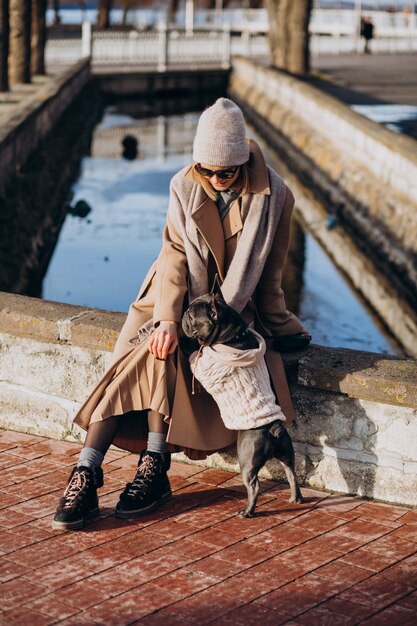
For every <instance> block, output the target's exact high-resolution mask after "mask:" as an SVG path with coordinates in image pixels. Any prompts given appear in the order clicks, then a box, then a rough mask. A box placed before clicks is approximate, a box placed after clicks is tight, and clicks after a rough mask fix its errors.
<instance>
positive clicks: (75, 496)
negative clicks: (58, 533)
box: [52, 467, 103, 530]
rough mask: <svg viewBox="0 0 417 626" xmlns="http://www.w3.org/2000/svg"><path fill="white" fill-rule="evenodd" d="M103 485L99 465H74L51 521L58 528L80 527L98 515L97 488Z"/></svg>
mask: <svg viewBox="0 0 417 626" xmlns="http://www.w3.org/2000/svg"><path fill="white" fill-rule="evenodd" d="M102 486H103V470H102V469H101V467H94V468H93V469H91V468H89V467H74V469H73V470H72V472H71V475H70V477H69V479H68V484H67V488H66V489H65V491H64V495H63V497H62V498H61V500H60V501H59V504H58V508H57V510H56V513H55V517H54V520H53V522H52V528H55V529H58V530H76V529H77V528H82V527H83V526H84V523H85V522H86V521H87V520H92V519H94V518H95V517H97V516H98V497H97V489H98V488H99V487H102Z"/></svg>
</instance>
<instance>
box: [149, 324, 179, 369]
mask: <svg viewBox="0 0 417 626" xmlns="http://www.w3.org/2000/svg"><path fill="white" fill-rule="evenodd" d="M177 326H178V325H177V322H170V321H162V322H159V324H158V326H157V327H156V328H155V330H154V331H153V333H152V335H151V338H150V340H149V352H151V353H152V354H153V355H154V357H156V358H157V359H162V361H166V359H167V356H168V354H172V353H173V352H174V351H175V350H176V348H177V346H178V332H177Z"/></svg>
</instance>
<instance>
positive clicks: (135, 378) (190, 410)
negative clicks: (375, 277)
mask: <svg viewBox="0 0 417 626" xmlns="http://www.w3.org/2000/svg"><path fill="white" fill-rule="evenodd" d="M248 141H249V147H250V152H251V159H250V170H249V191H248V193H251V194H267V195H270V188H269V177H268V172H267V168H266V164H265V160H264V157H263V155H262V152H261V150H260V148H259V146H258V145H257V144H256V143H255V142H254V141H253V140H251V139H248ZM184 176H185V177H186V178H187V179H188V180H189V181H190V182H192V183H193V184H199V183H198V182H196V180H195V179H194V173H193V169H192V166H190V167H189V168H188V170H185V171H184ZM204 195H205V199H204V200H203V202H202V203H201V204H199V205H198V206H195V207H192V210H191V215H192V219H193V220H194V221H195V224H196V226H197V228H198V230H199V232H200V234H201V235H202V237H203V238H204V239H205V241H206V243H207V245H208V247H209V249H210V253H211V254H210V258H209V262H208V265H209V266H208V268H207V271H208V275H209V282H211V280H212V279H214V276H215V274H216V273H217V274H218V275H219V276H220V279H221V280H222V279H224V276H225V274H226V272H227V269H228V267H229V265H230V262H231V259H232V258H233V254H234V252H235V250H236V245H237V242H238V239H239V235H240V233H241V231H242V227H243V223H242V217H241V213H240V199H239V198H237V199H236V200H235V201H234V202H233V203H232V205H231V208H230V210H229V213H228V214H227V216H226V217H225V219H224V220H223V222H222V221H221V220H220V217H219V213H218V209H217V206H216V204H215V202H214V201H213V200H211V199H210V198H209V196H207V195H206V194H204ZM183 201H186V199H183ZM293 205H294V197H293V195H292V193H291V191H290V190H289V189H288V187H287V188H286V196H285V202H284V207H283V210H282V213H281V217H280V221H279V223H278V227H277V231H276V235H275V238H274V241H273V244H272V248H271V251H270V253H269V255H268V258H267V261H266V264H265V267H264V269H263V272H262V275H261V278H260V280H259V282H258V285H257V287H256V289H255V292H254V294H253V296H252V299H251V301H250V302H249V303H248V305H247V306H246V307H245V309H244V311H243V312H242V315H243V317H244V318H245V319H246V321H247V322H248V323H250V322H253V323H254V328H255V330H257V331H258V332H260V333H261V334H262V335H263V336H265V337H266V336H268V335H270V334H287V333H290V334H292V333H298V332H301V331H302V330H303V326H302V324H301V322H300V321H299V320H298V319H297V317H296V316H295V315H293V314H292V313H290V312H289V311H287V309H286V306H285V298H284V294H283V291H282V289H281V278H282V272H283V268H284V264H285V259H286V255H287V250H288V244H289V235H290V221H291V213H292V209H293ZM186 292H187V260H186V257H185V252H184V246H183V243H182V241H181V238H180V236H179V234H178V232H177V231H176V230H175V228H174V227H173V225H172V223H171V222H170V220H169V218H167V223H166V226H165V229H164V234H163V244H162V249H161V252H160V254H159V256H158V258H157V260H156V261H155V262H154V264H153V265H152V267H151V268H150V269H149V272H148V274H147V276H146V277H145V280H144V282H143V284H142V286H141V288H140V290H139V293H138V295H137V298H136V300H135V302H133V304H132V305H131V306H130V309H129V313H128V316H127V319H126V322H125V324H124V326H123V328H122V330H121V332H120V335H119V338H118V340H117V343H116V346H115V350H114V354H113V359H112V363H111V365H110V367H109V368H108V370H107V371H106V373H105V374H104V376H103V378H102V379H101V381H100V382H99V383H98V385H97V386H96V387H95V389H94V390H93V391H92V393H91V394H90V396H89V397H88V398H87V400H86V401H85V402H84V404H83V405H82V407H81V408H80V410H79V411H78V413H77V415H76V417H75V422H76V423H77V424H78V425H80V426H81V427H83V428H84V429H87V428H88V425H89V424H90V423H91V422H97V421H100V420H103V419H107V418H109V417H111V416H113V415H123V418H122V419H121V421H120V427H119V430H118V432H117V435H116V438H115V440H114V443H115V445H117V446H119V447H121V448H124V449H126V450H131V451H139V450H141V449H142V448H143V447H145V444H146V437H147V420H146V411H147V410H149V409H152V410H154V411H158V412H159V413H162V414H163V415H164V416H165V420H166V422H167V423H168V425H169V428H168V435H167V441H168V443H169V444H170V447H171V450H184V451H185V452H186V453H187V454H188V455H189V456H190V457H192V458H202V457H204V456H205V455H206V454H207V453H208V452H211V451H215V450H220V449H222V448H226V447H228V446H230V445H232V444H233V443H234V442H235V440H236V432H235V431H231V430H228V429H226V428H225V426H224V425H223V422H222V420H221V417H220V413H219V410H218V408H217V405H216V404H215V402H214V400H213V399H212V398H211V396H209V395H208V394H207V393H206V392H204V391H201V390H200V391H199V392H197V393H195V394H194V395H193V394H192V392H191V380H192V374H191V371H190V366H189V362H188V357H187V356H186V355H185V354H184V353H183V352H182V351H181V349H178V350H177V351H176V353H175V354H174V355H170V356H169V357H168V359H167V361H161V360H158V359H156V358H155V357H154V356H153V355H152V354H151V353H150V352H149V348H148V343H149V339H148V338H145V339H143V340H141V341H140V342H139V341H137V331H138V329H139V328H141V327H143V326H144V325H145V326H151V325H152V320H153V324H154V325H157V324H158V323H159V322H160V321H162V320H172V321H176V322H178V323H179V324H180V322H181V318H182V314H183V308H184V299H185V297H186ZM265 359H266V363H267V367H268V370H269V374H270V377H271V381H272V386H273V389H274V393H275V394H276V397H277V400H278V402H279V404H280V406H281V408H282V410H283V412H284V415H285V416H286V418H287V423H288V422H289V421H291V420H292V419H293V418H294V408H293V405H292V402H291V397H290V394H289V390H288V385H287V381H286V377H285V372H284V369H283V366H282V361H281V357H280V355H279V354H278V353H277V352H275V351H272V350H269V349H267V352H266V355H265Z"/></svg>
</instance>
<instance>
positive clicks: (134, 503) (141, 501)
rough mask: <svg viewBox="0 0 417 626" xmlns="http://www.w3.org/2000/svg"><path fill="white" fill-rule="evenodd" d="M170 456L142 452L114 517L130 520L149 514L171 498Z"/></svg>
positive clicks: (168, 453) (167, 453)
mask: <svg viewBox="0 0 417 626" xmlns="http://www.w3.org/2000/svg"><path fill="white" fill-rule="evenodd" d="M170 465H171V454H170V452H165V453H164V454H158V453H157V452H150V451H148V450H142V452H141V453H140V457H139V462H138V469H137V470H136V475H135V478H134V479H133V481H132V482H131V483H127V485H126V487H125V490H124V491H123V493H122V494H121V495H120V500H119V502H118V504H117V507H116V517H123V518H131V517H137V516H139V515H144V514H145V513H150V512H151V511H153V510H154V509H156V508H157V507H158V506H160V505H161V504H163V503H164V502H167V501H168V500H169V499H170V498H171V486H170V484H169V480H168V476H167V471H168V470H169V468H170Z"/></svg>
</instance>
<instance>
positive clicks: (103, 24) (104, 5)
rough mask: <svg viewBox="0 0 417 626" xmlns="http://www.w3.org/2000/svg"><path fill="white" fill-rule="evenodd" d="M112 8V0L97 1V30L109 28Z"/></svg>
mask: <svg viewBox="0 0 417 626" xmlns="http://www.w3.org/2000/svg"><path fill="white" fill-rule="evenodd" d="M112 6H113V0H99V3H98V13H97V27H98V28H109V26H110V12H111V10H112Z"/></svg>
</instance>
